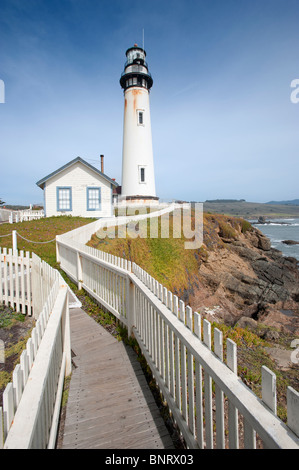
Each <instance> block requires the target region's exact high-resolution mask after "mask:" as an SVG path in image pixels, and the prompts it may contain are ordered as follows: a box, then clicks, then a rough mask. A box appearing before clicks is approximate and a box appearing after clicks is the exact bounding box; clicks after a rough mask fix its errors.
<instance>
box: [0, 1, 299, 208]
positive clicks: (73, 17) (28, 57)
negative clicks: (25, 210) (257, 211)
mask: <svg viewBox="0 0 299 470" xmlns="http://www.w3.org/2000/svg"><path fill="white" fill-rule="evenodd" d="M298 17H299V1H298V0H258V1H256V0H172V1H170V0H159V1H158V0H151V1H148V2H141V1H140V0H139V1H135V0H126V1H125V0H0V80H3V82H4V84H5V103H1V104H0V162H1V165H0V198H1V199H3V200H5V201H6V202H7V203H8V204H30V203H32V204H34V203H38V202H42V201H43V194H42V190H41V189H40V188H38V187H37V186H36V182H37V181H38V180H39V179H41V178H43V177H44V176H46V175H47V174H49V173H51V172H52V171H54V170H56V169H57V168H59V167H60V166H62V165H64V164H65V163H67V162H68V161H70V160H72V159H73V158H75V157H77V156H81V157H82V158H84V159H86V160H87V161H89V163H91V164H95V165H96V166H97V165H98V166H99V162H100V154H104V155H105V173H106V174H107V175H108V176H110V177H111V178H116V180H117V181H118V182H119V183H121V160H122V128H123V91H122V89H121V87H120V85H119V78H120V75H121V73H122V71H123V67H124V63H125V51H126V49H127V48H129V47H131V46H133V45H134V43H137V44H138V45H140V46H142V37H143V30H144V40H145V41H144V46H145V50H146V52H147V61H148V64H149V70H150V72H151V74H152V76H153V79H154V85H153V88H152V90H151V94H150V104H151V118H152V134H153V149H154V162H155V173H156V188H157V195H158V196H160V197H161V198H162V199H184V200H188V201H190V200H195V201H205V200H206V199H216V198H236V199H240V198H242V199H246V200H247V201H255V202H267V201H269V200H273V199H275V200H281V199H295V198H298V197H299V189H298V175H299V103H297V104H294V103H292V102H291V100H290V95H291V91H292V89H291V87H290V85H291V82H292V80H294V79H296V78H299V53H298V51H299V47H298V45H299V27H298ZM97 162H98V163H97Z"/></svg>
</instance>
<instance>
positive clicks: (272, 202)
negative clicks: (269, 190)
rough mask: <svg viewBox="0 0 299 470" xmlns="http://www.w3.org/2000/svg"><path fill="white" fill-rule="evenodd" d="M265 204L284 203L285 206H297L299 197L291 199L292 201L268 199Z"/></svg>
mask: <svg viewBox="0 0 299 470" xmlns="http://www.w3.org/2000/svg"><path fill="white" fill-rule="evenodd" d="M266 204H274V205H281V204H283V205H286V206H299V199H293V200H292V201H270V202H266Z"/></svg>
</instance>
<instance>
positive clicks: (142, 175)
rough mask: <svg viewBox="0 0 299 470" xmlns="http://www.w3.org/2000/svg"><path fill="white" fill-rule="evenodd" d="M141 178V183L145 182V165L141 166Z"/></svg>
mask: <svg viewBox="0 0 299 470" xmlns="http://www.w3.org/2000/svg"><path fill="white" fill-rule="evenodd" d="M139 180H140V183H145V168H144V167H143V166H141V167H139Z"/></svg>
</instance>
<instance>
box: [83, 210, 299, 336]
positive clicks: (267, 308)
mask: <svg viewBox="0 0 299 470" xmlns="http://www.w3.org/2000/svg"><path fill="white" fill-rule="evenodd" d="M173 217H175V216H173ZM170 222H171V220H170ZM173 224H174V221H173ZM184 241H185V239H184V238H183V237H182V238H181V239H177V238H173V237H171V234H170V237H169V238H163V237H160V238H159V237H158V238H151V237H150V235H148V237H145V238H143V237H137V238H136V237H135V238H130V236H128V237H127V238H125V239H121V238H118V237H116V238H114V239H112V238H107V239H99V238H97V236H96V235H94V236H93V237H92V239H91V240H90V242H89V243H88V244H89V245H91V246H94V247H96V248H99V249H100V250H104V251H107V252H109V253H112V254H114V255H117V256H121V257H124V258H127V259H130V260H131V261H134V262H135V263H137V264H138V265H139V266H141V267H142V268H143V269H144V270H146V271H147V272H148V273H149V274H151V275H152V276H153V277H154V278H155V279H157V280H158V281H159V282H161V283H162V284H163V285H164V286H165V287H167V288H168V289H169V290H171V291H172V292H174V293H175V294H176V295H178V297H180V298H182V299H183V300H184V301H185V302H186V303H188V304H189V305H190V306H191V307H192V308H193V310H195V311H198V312H200V313H201V314H203V315H207V317H209V319H210V320H215V321H224V322H225V323H228V324H230V325H234V324H235V323H236V322H237V321H239V320H240V318H242V317H246V318H250V319H251V321H252V322H254V321H259V322H263V324H268V325H271V326H275V327H277V328H279V329H280V328H284V329H287V330H288V332H289V333H292V334H299V324H298V319H299V316H298V314H299V271H298V267H297V261H296V260H295V259H292V258H285V257H283V256H282V254H281V253H280V252H279V251H277V250H274V249H272V248H271V245H270V241H269V239H268V238H267V237H265V236H264V235H263V234H262V233H261V232H260V231H259V230H258V229H256V228H254V227H252V226H251V225H250V224H249V223H248V222H247V221H245V220H244V219H241V218H236V217H228V216H224V215H219V214H212V213H204V217H203V242H204V243H203V246H201V248H199V249H196V250H186V249H184Z"/></svg>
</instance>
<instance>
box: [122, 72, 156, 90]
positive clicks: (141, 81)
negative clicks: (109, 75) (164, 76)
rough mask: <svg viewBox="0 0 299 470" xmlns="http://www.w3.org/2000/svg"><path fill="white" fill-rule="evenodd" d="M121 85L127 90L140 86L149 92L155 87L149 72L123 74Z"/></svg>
mask: <svg viewBox="0 0 299 470" xmlns="http://www.w3.org/2000/svg"><path fill="white" fill-rule="evenodd" d="M119 82H120V85H121V87H122V88H124V89H125V90H126V89H127V88H129V87H133V86H138V87H143V88H146V89H147V90H149V89H150V88H151V87H152V86H153V79H152V76H151V74H150V73H149V72H147V73H142V72H136V71H134V72H126V71H125V72H123V73H122V75H121V78H120V81H119Z"/></svg>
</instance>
